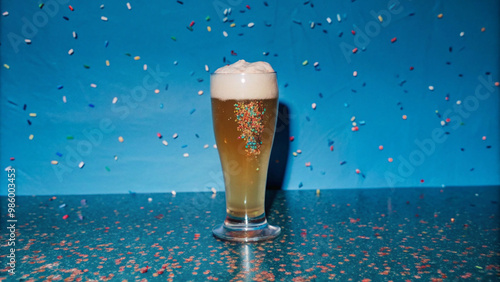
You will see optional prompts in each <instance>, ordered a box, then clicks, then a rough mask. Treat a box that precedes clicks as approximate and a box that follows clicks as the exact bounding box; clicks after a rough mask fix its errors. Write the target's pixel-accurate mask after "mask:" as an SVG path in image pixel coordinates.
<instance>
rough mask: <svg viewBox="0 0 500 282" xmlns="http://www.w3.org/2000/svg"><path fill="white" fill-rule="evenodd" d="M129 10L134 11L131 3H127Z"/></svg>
mask: <svg viewBox="0 0 500 282" xmlns="http://www.w3.org/2000/svg"><path fill="white" fill-rule="evenodd" d="M127 9H129V10H132V6H131V5H130V3H129V2H127Z"/></svg>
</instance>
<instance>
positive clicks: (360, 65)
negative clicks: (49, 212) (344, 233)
mask: <svg viewBox="0 0 500 282" xmlns="http://www.w3.org/2000/svg"><path fill="white" fill-rule="evenodd" d="M499 7H500V4H499V2H498V1H494V0H491V1H480V2H477V1H409V0H405V1H403V0H402V1H393V0H390V1H386V0H384V1H382V0H377V1H354V0H342V1H282V2H281V3H277V2H276V1H243V0H214V1H192V0H183V1H158V0H152V1H147V2H144V1H134V0H130V2H126V1H101V2H95V1H91V2H82V1H68V0H48V1H45V2H42V1H39V2H38V3H37V2H36V1H35V2H26V1H14V0H2V2H1V12H2V16H1V17H0V20H1V47H0V48H1V64H2V66H1V73H0V77H1V100H0V101H1V159H0V161H1V165H2V170H1V178H2V180H1V183H4V184H2V187H3V188H1V189H0V194H2V195H5V194H6V193H7V174H6V171H4V169H5V168H8V167H9V166H11V167H12V168H15V170H16V186H17V194H18V195H31V194H46V195H53V194H87V193H89V194H94V193H128V191H134V192H170V191H172V190H175V191H177V192H180V191H210V190H211V188H212V187H213V188H215V189H217V190H219V191H220V190H222V189H223V187H224V186H223V181H222V172H221V168H220V162H219V159H218V154H217V150H216V149H215V148H214V147H213V145H214V143H215V141H214V136H213V131H212V121H211V108H210V93H209V74H210V72H213V71H214V70H215V69H217V68H218V67H220V66H223V65H224V64H228V63H232V62H235V61H236V60H238V59H245V60H247V61H259V60H265V61H268V62H269V63H271V65H272V66H273V67H274V68H275V70H276V71H277V73H278V83H279V91H280V118H279V124H278V132H277V136H276V141H275V144H274V151H273V156H272V159H271V170H270V175H269V183H270V186H273V187H278V188H279V187H281V188H282V189H326V188H359V187H410V186H436V187H441V186H442V185H448V186H449V185H498V184H500V177H499V171H500V169H499V151H498V144H499V135H498V129H499V115H498V113H499V111H498V110H499V97H498V96H499V87H498V81H499V72H498V71H499V56H498V50H499V34H500V32H499V17H498V15H499V12H500V11H499V10H500V9H499ZM495 83H496V85H495ZM313 103H314V104H315V105H316V108H315V109H314V108H313ZM353 122H355V124H353ZM158 134H161V136H162V137H161V138H159V137H158ZM174 135H175V137H174ZM121 141H122V142H121ZM165 144H167V145H165ZM380 146H383V148H382V147H380Z"/></svg>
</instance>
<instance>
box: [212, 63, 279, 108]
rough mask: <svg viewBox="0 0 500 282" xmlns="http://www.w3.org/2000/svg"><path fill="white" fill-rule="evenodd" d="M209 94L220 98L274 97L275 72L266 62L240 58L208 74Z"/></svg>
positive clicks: (275, 94) (275, 87)
mask: <svg viewBox="0 0 500 282" xmlns="http://www.w3.org/2000/svg"><path fill="white" fill-rule="evenodd" d="M210 94H211V97H212V98H216V99H220V100H248V99H276V98H278V85H277V82H276V72H274V70H273V68H272V67H271V66H270V65H269V64H268V63H266V62H256V63H248V62H245V61H244V60H240V61H238V62H236V63H234V64H232V65H229V66H224V67H222V68H219V69H218V70H216V71H215V73H214V74H212V75H211V76H210Z"/></svg>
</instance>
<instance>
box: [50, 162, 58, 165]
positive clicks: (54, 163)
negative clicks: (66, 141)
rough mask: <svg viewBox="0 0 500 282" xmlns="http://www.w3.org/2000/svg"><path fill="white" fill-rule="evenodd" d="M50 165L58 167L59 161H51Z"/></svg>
mask: <svg viewBox="0 0 500 282" xmlns="http://www.w3.org/2000/svg"><path fill="white" fill-rule="evenodd" d="M50 163H51V164H53V165H56V164H58V163H59V162H58V161H51V162H50Z"/></svg>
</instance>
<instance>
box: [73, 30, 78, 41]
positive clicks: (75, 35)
mask: <svg viewBox="0 0 500 282" xmlns="http://www.w3.org/2000/svg"><path fill="white" fill-rule="evenodd" d="M77 37H78V35H77V34H76V31H73V38H74V39H76V38H77Z"/></svg>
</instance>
